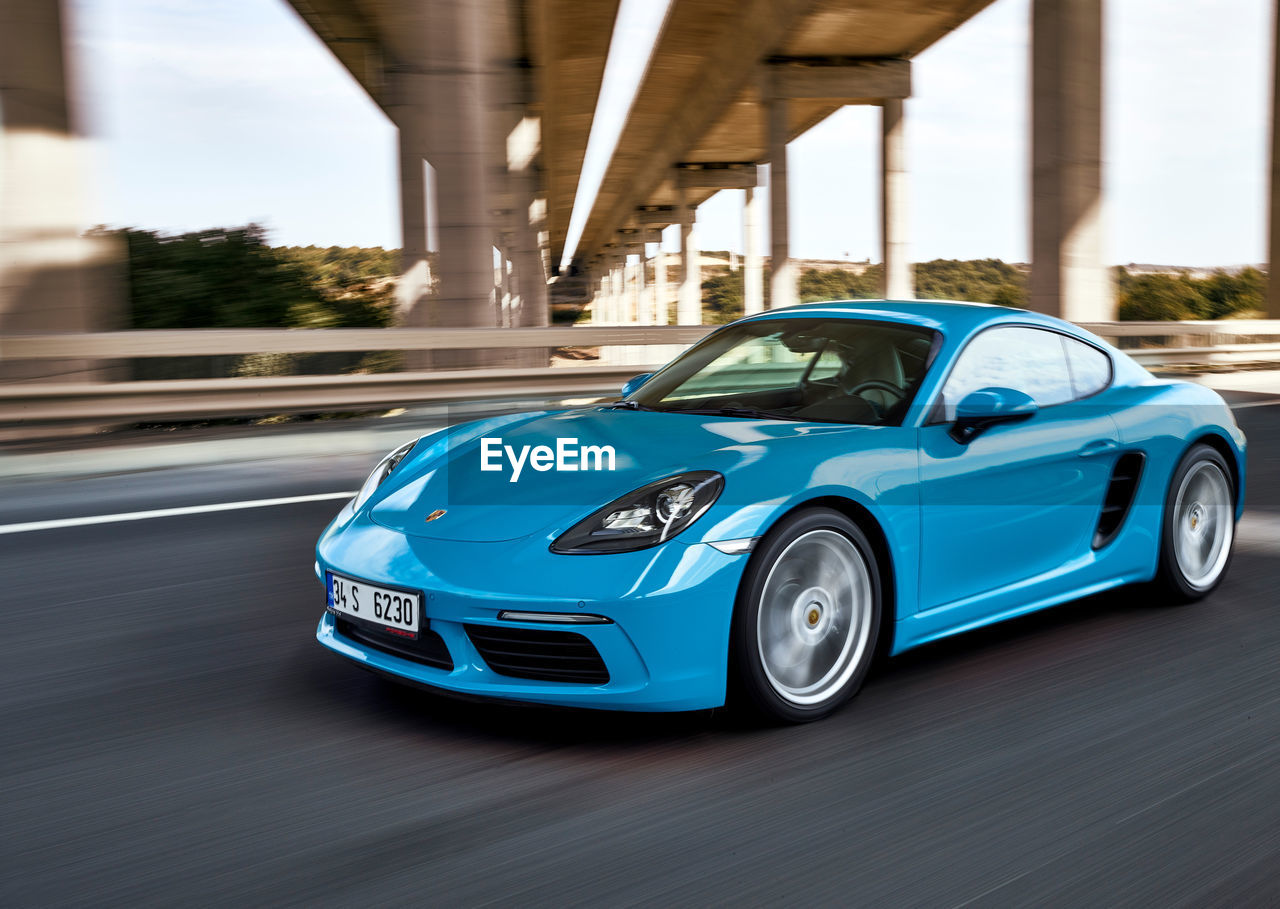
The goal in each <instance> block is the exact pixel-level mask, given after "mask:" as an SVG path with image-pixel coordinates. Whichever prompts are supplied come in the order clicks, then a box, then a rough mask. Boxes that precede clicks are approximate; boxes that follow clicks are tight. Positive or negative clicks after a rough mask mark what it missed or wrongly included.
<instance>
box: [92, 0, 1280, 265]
mask: <svg viewBox="0 0 1280 909" xmlns="http://www.w3.org/2000/svg"><path fill="white" fill-rule="evenodd" d="M70 6H71V13H72V20H73V40H74V41H75V44H76V47H77V49H78V51H79V53H78V54H77V55H76V61H77V66H78V70H77V72H76V73H75V78H76V79H77V82H78V84H79V85H80V86H81V104H80V114H81V117H82V120H83V122H84V123H85V125H86V128H87V130H88V132H89V133H90V135H91V136H92V137H93V140H94V141H93V161H94V167H95V171H94V177H95V179H94V181H93V184H94V187H95V192H94V199H93V204H92V206H91V209H90V212H89V214H90V215H91V217H90V219H89V220H90V222H91V223H105V224H110V225H116V226H121V225H129V226H137V227H144V228H148V229H154V230H162V231H166V232H173V231H182V230H196V229H201V228H207V227H214V226H229V225H237V224H244V223H247V222H250V221H255V222H258V223H261V224H264V225H265V226H266V227H267V228H268V229H269V230H270V233H271V237H272V239H273V241H274V242H276V243H280V244H290V245H293V244H298V245H306V244H312V243H314V244H316V245H324V246H327V245H343V246H347V245H358V246H387V247H397V246H399V244H400V238H399V220H398V213H397V207H398V195H397V192H396V178H397V164H396V139H395V130H394V128H393V127H392V126H391V124H390V123H389V122H388V121H387V119H386V117H385V116H384V115H383V114H382V113H381V112H380V111H379V110H378V109H377V107H376V106H375V105H374V104H373V102H372V101H370V100H369V98H368V97H367V96H366V95H365V94H364V92H363V91H362V90H361V89H360V87H359V86H358V85H357V84H356V83H355V81H354V80H353V79H352V78H351V77H350V76H349V75H348V74H347V73H346V71H345V70H343V69H342V67H341V66H340V65H339V64H338V63H337V62H336V61H335V60H334V58H333V57H332V56H331V55H330V54H329V52H328V50H327V49H326V48H325V47H324V46H323V45H322V44H321V43H320V41H319V40H318V39H317V38H316V37H315V36H314V35H313V34H312V33H311V32H310V30H309V29H308V28H307V27H306V25H305V24H304V23H302V21H301V20H300V19H299V18H298V17H297V15H296V14H295V13H294V12H293V10H292V9H291V8H290V7H289V6H288V5H287V4H286V3H284V2H283V0H217V2H214V0H199V2H193V0H72V2H71V4H70ZM664 9H665V7H664V4H663V3H661V2H657V0H623V11H622V13H621V15H620V21H619V32H618V34H617V35H616V36H615V41H614V45H613V46H614V47H615V48H617V49H618V50H617V52H616V53H615V55H614V58H613V59H611V62H610V66H609V70H610V73H609V74H608V75H607V77H606V78H607V80H608V82H607V85H606V93H605V94H606V97H605V98H604V99H603V101H602V105H601V110H600V112H599V116H598V117H597V124H598V126H599V129H598V133H599V134H598V135H594V136H593V138H592V145H591V148H590V149H589V160H588V162H587V165H586V166H585V167H584V170H585V171H586V176H587V178H588V179H586V180H585V181H584V186H583V189H584V190H588V189H590V185H591V183H592V180H591V179H590V177H591V175H592V171H593V169H594V170H595V171H597V172H598V171H599V170H600V169H601V168H602V167H603V165H604V163H605V162H606V161H607V157H608V153H609V151H611V148H612V142H613V137H616V132H617V127H618V126H619V125H620V123H621V121H622V118H623V116H624V115H625V111H626V107H627V105H628V103H629V100H630V95H631V92H632V91H633V89H634V83H635V80H636V79H637V78H638V77H639V73H640V71H641V69H642V67H643V63H644V59H645V55H646V50H645V49H646V48H647V47H648V46H649V45H650V44H651V43H652V39H653V36H654V35H655V34H656V33H657V30H658V29H659V28H660V27H661V23H662V15H661V13H662V11H663V10H664ZM1106 10H1107V12H1106V17H1107V18H1106V23H1105V25H1106V48H1105V53H1106V56H1105V69H1104V74H1105V95H1104V98H1105V101H1104V105H1105V117H1106V120H1105V128H1104V147H1103V158H1104V185H1105V191H1106V206H1107V207H1106V235H1105V245H1104V249H1105V255H1106V258H1107V260H1108V261H1109V262H1114V263H1128V262H1149V263H1164V264H1180V265H1233V264H1240V263H1246V262H1261V261H1264V260H1265V256H1266V253H1265V239H1266V230H1265V215H1266V205H1265V196H1266V187H1267V182H1266V176H1267V166H1266V153H1267V141H1268V137H1267V133H1268V130H1267V123H1268V118H1267V113H1268V104H1269V94H1268V92H1269V84H1270V79H1269V76H1270V37H1271V34H1272V30H1271V19H1270V16H1271V12H1270V3H1269V0H1215V2H1213V3H1189V2H1179V3H1169V2H1168V0H1110V2H1109V3H1108V4H1107V7H1106ZM1029 16H1030V0H996V2H995V3H993V4H992V5H991V6H990V7H988V8H987V9H986V10H985V11H984V12H982V13H981V14H979V15H978V16H977V17H975V18H974V19H973V20H971V21H970V22H968V23H966V24H965V25H963V26H962V27H961V28H959V29H958V30H957V31H955V32H954V33H952V34H951V35H949V36H947V37H946V38H944V39H943V40H942V41H940V42H939V43H937V44H936V45H934V46H933V47H931V48H929V49H928V50H926V51H925V52H924V53H923V54H921V55H920V56H919V57H917V58H916V61H915V64H914V73H913V91H914V94H913V97H912V98H911V99H910V100H909V101H908V102H907V104H906V117H907V121H906V127H907V144H908V148H907V154H908V166H909V170H910V222H911V228H910V236H911V257H912V259H913V260H915V261H925V260H929V259H934V258H959V259H967V258H985V257H993V258H1002V259H1005V260H1007V261H1025V260H1026V259H1027V257H1028V253H1027V249H1028V235H1027V234H1028V224H1027V181H1028V177H1027V119H1028V118H1027V114H1028V103H1029V102H1028V97H1027V92H1028V81H1027V64H1028V39H1029V34H1028V22H1029ZM878 117H879V112H878V110H877V109H876V108H871V107H847V108H845V109H843V110H842V111H840V112H838V113H837V114H835V115H834V116H832V117H831V118H829V119H828V120H826V121H825V122H823V123H821V124H819V125H818V126H817V127H815V128H814V129H812V130H810V131H809V132H808V133H806V134H805V135H804V136H802V137H800V138H799V139H797V140H796V141H795V142H793V143H792V144H791V147H790V152H789V156H788V157H789V163H790V169H791V232H792V239H791V242H792V254H793V255H794V256H797V257H801V258H845V257H848V258H850V259H854V260H860V259H868V258H869V259H872V260H873V261H874V260H878V258H879V240H878V233H879V228H878V223H879V215H878V202H877V195H878V182H877V175H876V167H877V141H878V140H877V135H878ZM610 128H612V131H613V136H612V137H611V136H610V134H609V131H610ZM596 179H598V173H597V175H596ZM741 204H742V193H741V192H738V191H734V192H722V193H720V194H718V195H717V196H715V197H713V198H712V199H710V200H709V201H708V202H707V203H705V204H704V205H703V206H702V207H701V209H700V210H699V238H700V243H701V245H702V248H704V249H725V248H732V249H737V250H741V247H742V237H741ZM579 217H581V215H579Z"/></svg>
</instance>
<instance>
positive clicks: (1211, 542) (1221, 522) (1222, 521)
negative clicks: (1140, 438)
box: [1156, 445, 1236, 602]
mask: <svg viewBox="0 0 1280 909" xmlns="http://www.w3.org/2000/svg"><path fill="white" fill-rule="evenodd" d="M1235 529H1236V508H1235V491H1234V489H1233V486H1232V482H1231V471H1230V470H1229V469H1228V468H1227V463H1226V461H1224V460H1223V458H1222V455H1221V454H1219V453H1218V452H1217V451H1216V450H1214V449H1213V448H1211V447H1210V446H1208V445H1194V446H1192V448H1191V449H1190V450H1189V451H1188V452H1187V453H1186V454H1185V455H1183V456H1182V460H1181V461H1179V462H1178V467H1177V469H1176V470H1175V471H1174V472H1173V479H1172V480H1171V481H1170V483H1169V492H1168V495H1167V496H1166V500H1165V506H1164V522H1163V526H1162V528H1161V533H1160V568H1159V571H1158V573H1157V576H1156V581H1157V583H1158V585H1159V586H1160V587H1162V588H1163V589H1164V591H1165V593H1166V594H1168V595H1171V596H1172V597H1173V598H1174V599H1175V600H1177V601H1179V602H1190V601H1192V600H1198V599H1200V598H1201V597H1203V596H1205V595H1206V594H1207V593H1209V591H1211V590H1213V588H1215V587H1217V586H1218V584H1219V583H1220V582H1221V581H1222V578H1223V576H1224V575H1226V573H1227V566H1228V565H1229V564H1230V562H1231V546H1232V543H1234V542H1235Z"/></svg>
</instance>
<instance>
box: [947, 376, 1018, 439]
mask: <svg viewBox="0 0 1280 909" xmlns="http://www.w3.org/2000/svg"><path fill="white" fill-rule="evenodd" d="M1039 409H1040V407H1039V405H1038V404H1036V402H1035V400H1034V399H1033V398H1032V397H1031V396H1030V395H1028V394H1024V393H1022V392H1020V391H1014V390H1013V389H1012V388H983V389H980V390H978V391H971V392H969V394H967V395H965V396H964V397H963V398H961V399H960V403H959V404H957V405H956V420H955V422H954V423H952V424H951V429H950V431H949V432H948V433H947V434H948V435H949V436H951V438H953V439H955V440H956V441H957V442H959V443H960V444H961V445H968V444H969V443H970V442H972V441H973V440H974V439H975V438H976V437H977V436H978V434H979V433H981V432H982V431H983V430H984V429H986V428H987V427H988V426H994V425H995V424H996V423H1012V422H1015V421H1017V420H1029V419H1030V418H1031V417H1033V416H1035V414H1036V412H1037V411H1038V410H1039Z"/></svg>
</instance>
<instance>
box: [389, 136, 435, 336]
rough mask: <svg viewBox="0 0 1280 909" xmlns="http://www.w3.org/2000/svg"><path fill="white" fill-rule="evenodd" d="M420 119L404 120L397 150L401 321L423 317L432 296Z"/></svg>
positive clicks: (397, 296) (424, 162)
mask: <svg viewBox="0 0 1280 909" xmlns="http://www.w3.org/2000/svg"><path fill="white" fill-rule="evenodd" d="M418 126H419V118H417V117H406V122H405V123H404V124H402V125H401V126H400V128H399V133H400V136H399V150H400V279H399V280H398V281H397V282H396V302H397V304H398V306H399V308H400V318H401V321H403V322H406V323H410V322H411V321H412V319H413V317H414V314H415V313H416V314H417V315H423V314H425V312H426V310H427V307H428V303H427V296H428V295H429V294H430V293H431V267H430V265H428V263H427V185H426V160H425V159H424V158H423V154H424V148H423V138H422V136H421V135H420V131H419V129H418V128H417V127H418Z"/></svg>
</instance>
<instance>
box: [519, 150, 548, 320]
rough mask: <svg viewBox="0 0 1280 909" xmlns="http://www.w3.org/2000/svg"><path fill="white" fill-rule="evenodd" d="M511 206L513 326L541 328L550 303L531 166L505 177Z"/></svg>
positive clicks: (546, 316)
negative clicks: (515, 308)
mask: <svg viewBox="0 0 1280 909" xmlns="http://www.w3.org/2000/svg"><path fill="white" fill-rule="evenodd" d="M509 179H510V182H511V185H512V192H513V195H514V197H515V207H514V208H513V209H512V211H511V213H510V217H509V222H510V230H511V249H510V255H511V264H512V266H513V268H514V269H515V276H516V293H517V294H518V295H519V297H520V306H519V310H518V313H517V315H518V319H517V322H516V325H518V326H521V327H536V328H541V327H544V326H547V325H550V324H551V301H550V295H549V293H548V291H547V275H546V271H545V270H544V267H543V259H542V244H541V242H540V240H539V236H538V235H539V228H540V227H541V222H538V221H535V220H534V216H533V211H534V210H535V209H536V210H538V211H541V210H542V208H543V206H540V205H538V204H537V200H536V198H535V196H536V194H537V180H536V174H535V173H534V172H533V169H532V166H531V167H530V169H528V170H526V171H520V172H516V173H512V174H510V175H509Z"/></svg>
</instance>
